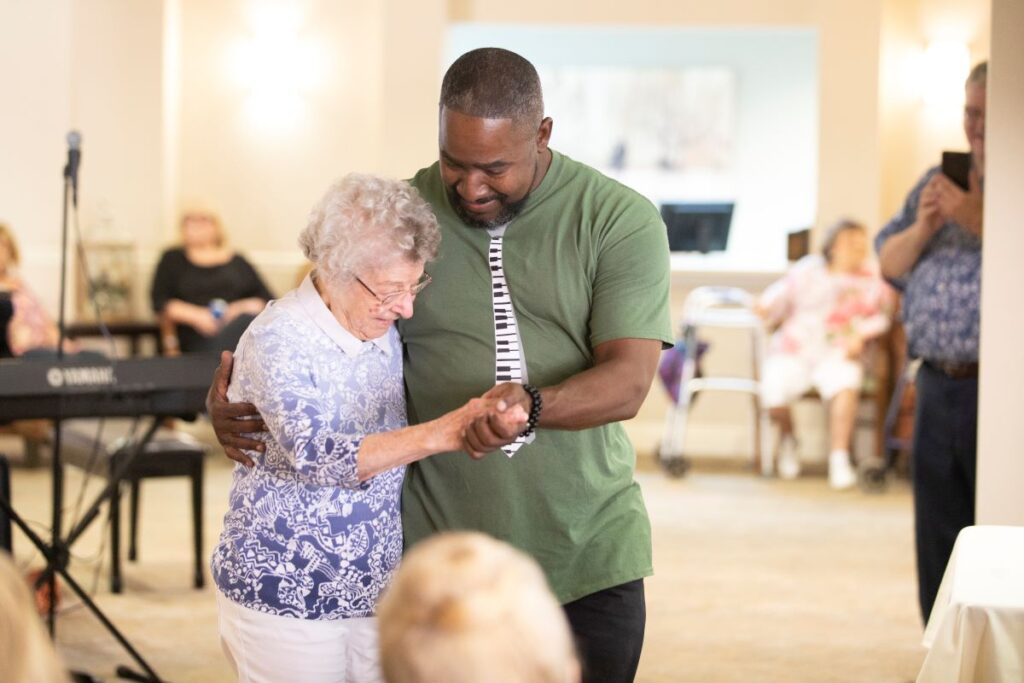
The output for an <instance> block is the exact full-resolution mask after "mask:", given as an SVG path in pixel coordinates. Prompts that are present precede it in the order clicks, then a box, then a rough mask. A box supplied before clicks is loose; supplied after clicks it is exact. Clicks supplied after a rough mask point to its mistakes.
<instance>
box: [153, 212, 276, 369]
mask: <svg viewBox="0 0 1024 683" xmlns="http://www.w3.org/2000/svg"><path fill="white" fill-rule="evenodd" d="M226 242H227V241H226V239H225V237H224V228H223V226H221V222H220V219H219V218H218V217H217V215H216V214H214V213H212V212H210V211H198V210H194V211H186V212H185V213H184V215H183V216H182V218H181V246H180V247H174V248H171V249H168V250H167V251H165V252H164V253H163V256H161V257H160V263H159V264H157V267H156V272H155V273H154V275H153V284H152V287H151V289H150V298H151V299H152V304H153V311H154V312H155V313H156V314H157V316H158V318H159V321H160V332H161V335H162V337H163V346H164V352H165V353H166V354H167V355H178V354H179V353H181V352H185V353H189V352H194V351H222V350H224V349H228V350H233V349H234V348H235V345H236V344H237V343H238V339H239V337H241V336H242V332H244V331H245V328H246V327H248V325H249V323H250V322H252V319H253V318H254V317H256V315H257V314H258V313H259V312H260V311H262V310H263V307H264V306H265V305H266V303H267V301H269V300H270V299H271V298H272V295H271V293H270V290H269V289H267V286H266V284H264V282H263V279H262V278H261V277H260V275H259V273H258V272H256V269H255V268H253V266H252V264H251V263H249V262H248V261H247V260H246V259H245V257H244V256H242V255H241V254H239V253H237V252H235V251H234V250H232V249H230V248H229V247H228V246H227V243H226Z"/></svg>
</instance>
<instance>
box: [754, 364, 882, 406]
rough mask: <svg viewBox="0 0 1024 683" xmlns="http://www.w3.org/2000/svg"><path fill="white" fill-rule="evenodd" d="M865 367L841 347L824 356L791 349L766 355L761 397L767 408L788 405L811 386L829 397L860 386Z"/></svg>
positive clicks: (823, 396)
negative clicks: (797, 353) (806, 355)
mask: <svg viewBox="0 0 1024 683" xmlns="http://www.w3.org/2000/svg"><path fill="white" fill-rule="evenodd" d="M863 381H864V369H863V367H862V366H861V364H860V362H859V361H856V360H850V359H849V358H847V357H846V356H845V355H843V353H842V352H841V351H833V352H830V353H828V354H826V355H825V357H824V358H814V359H808V358H804V357H802V356H797V355H795V354H788V353H778V354H772V355H770V356H768V358H767V359H765V362H764V377H762V378H761V400H762V402H763V403H764V405H765V407H767V408H779V407H782V406H785V405H789V404H790V403H792V402H793V401H795V400H796V399H798V398H800V397H801V396H803V395H804V394H805V393H807V391H809V390H810V388H811V387H814V388H815V389H817V390H818V393H819V394H821V397H822V398H823V399H825V400H826V401H828V400H830V399H831V398H832V397H833V396H835V395H836V394H838V393H839V392H840V391H843V390H844V389H856V390H860V387H861V383H862V382H863Z"/></svg>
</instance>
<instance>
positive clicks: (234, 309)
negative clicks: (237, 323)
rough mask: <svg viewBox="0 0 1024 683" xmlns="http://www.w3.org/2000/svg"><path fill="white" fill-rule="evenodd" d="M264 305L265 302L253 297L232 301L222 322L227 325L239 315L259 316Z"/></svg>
mask: <svg viewBox="0 0 1024 683" xmlns="http://www.w3.org/2000/svg"><path fill="white" fill-rule="evenodd" d="M266 305H267V302H266V301H264V300H263V299H260V298H258V297H255V296H254V297H249V298H248V299H239V300H238V301H232V302H231V303H230V304H228V310H227V311H226V312H225V313H224V322H225V324H226V323H229V322H231V321H232V320H234V319H235V318H237V317H238V316H240V315H259V314H260V313H262V312H263V308H264V307H265V306H266Z"/></svg>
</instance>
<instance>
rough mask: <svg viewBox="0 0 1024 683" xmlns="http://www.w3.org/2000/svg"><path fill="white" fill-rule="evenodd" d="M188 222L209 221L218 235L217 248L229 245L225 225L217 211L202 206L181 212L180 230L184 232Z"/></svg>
mask: <svg viewBox="0 0 1024 683" xmlns="http://www.w3.org/2000/svg"><path fill="white" fill-rule="evenodd" d="M188 221H207V222H209V223H210V225H212V226H213V229H214V232H215V233H216V235H217V241H216V246H218V247H223V246H225V244H227V236H226V235H225V233H224V224H223V223H222V222H221V220H220V215H218V214H217V212H216V211H213V210H211V209H207V208H203V207H201V206H193V207H191V208H188V209H186V210H185V211H182V212H181V222H180V223H178V229H179V230H184V229H185V223H187V222H188Z"/></svg>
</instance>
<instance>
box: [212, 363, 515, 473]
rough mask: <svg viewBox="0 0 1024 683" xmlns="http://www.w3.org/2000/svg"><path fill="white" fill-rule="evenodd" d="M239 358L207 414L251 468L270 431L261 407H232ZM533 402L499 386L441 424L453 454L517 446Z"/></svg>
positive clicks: (218, 380) (221, 373)
mask: <svg viewBox="0 0 1024 683" xmlns="http://www.w3.org/2000/svg"><path fill="white" fill-rule="evenodd" d="M232 362H233V357H232V355H231V354H230V353H229V352H224V353H222V354H221V363H220V365H219V366H217V371H216V373H215V374H214V377H213V384H211V385H210V390H209V392H208V393H207V395H206V411H207V413H208V414H209V416H210V421H211V422H212V423H213V429H214V431H215V432H216V434H217V440H218V441H220V444H221V445H222V446H223V447H224V452H225V454H226V455H227V456H228V457H229V458H230V459H232V460H234V461H235V462H238V463H241V464H243V465H245V466H246V467H252V466H253V465H254V464H255V463H254V462H253V460H252V458H250V457H249V456H248V455H246V454H245V451H246V450H252V451H263V450H264V449H265V445H264V444H263V442H262V441H260V440H258V439H255V438H253V436H254V435H255V434H257V433H259V432H265V431H267V426H266V423H265V422H264V421H263V419H262V417H261V416H260V414H259V412H258V411H257V410H256V406H254V405H253V404H251V403H230V402H229V401H228V385H229V382H230V379H231V365H232ZM530 407H531V398H530V395H529V394H528V393H526V390H525V389H523V387H522V386H521V385H519V384H514V383H511V382H508V383H505V384H499V385H497V386H495V387H493V388H491V389H490V390H488V391H487V392H486V393H484V394H483V396H480V397H479V398H474V399H471V400H470V401H468V402H467V403H466V404H465V405H464V406H462V407H461V408H457V409H456V410H453V411H451V412H449V413H447V414H445V415H443V416H442V417H441V418H439V419H438V426H439V428H440V429H441V430H442V431H443V432H444V436H443V438H444V440H445V442H446V443H447V444H448V446H449V450H463V451H466V453H468V454H469V455H470V457H472V458H474V459H477V460H479V459H481V458H483V457H484V456H485V455H486V454H487V453H490V452H491V451H493V450H495V449H497V448H500V447H501V446H504V445H505V444H508V443H512V442H513V441H515V440H516V437H517V436H519V434H521V433H522V432H523V431H525V429H526V425H527V420H528V413H529V409H530Z"/></svg>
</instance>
